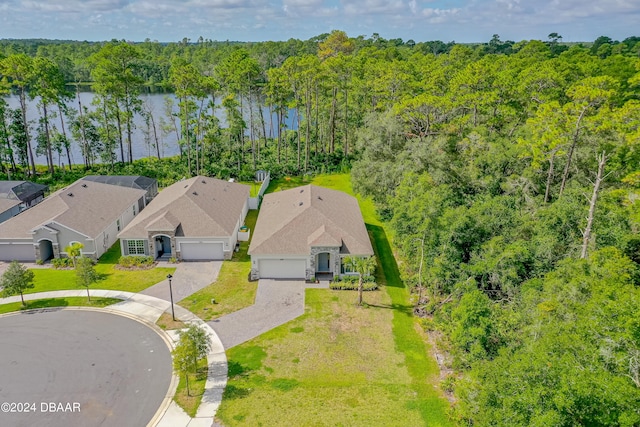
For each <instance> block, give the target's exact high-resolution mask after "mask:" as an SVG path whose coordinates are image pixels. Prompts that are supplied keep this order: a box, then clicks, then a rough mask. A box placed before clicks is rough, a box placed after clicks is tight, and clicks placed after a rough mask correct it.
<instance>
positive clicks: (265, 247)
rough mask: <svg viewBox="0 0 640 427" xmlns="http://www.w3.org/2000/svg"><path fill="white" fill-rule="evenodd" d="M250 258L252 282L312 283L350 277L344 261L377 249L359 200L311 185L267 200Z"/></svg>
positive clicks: (254, 237)
mask: <svg viewBox="0 0 640 427" xmlns="http://www.w3.org/2000/svg"><path fill="white" fill-rule="evenodd" d="M249 255H251V278H252V279H254V280H255V279H261V278H269V279H307V280H308V279H311V277H313V276H317V275H319V274H328V275H333V276H338V275H343V274H348V273H350V269H349V265H348V264H346V263H345V262H344V258H345V257H347V256H356V257H358V256H360V257H368V256H371V255H373V248H372V246H371V241H370V240H369V235H368V233H367V229H366V227H365V225H364V220H363V219H362V213H361V212H360V207H359V205H358V200H357V199H356V198H355V197H353V196H350V195H348V194H346V193H343V192H341V191H336V190H330V189H328V188H323V187H316V186H314V185H307V186H304V187H297V188H292V189H290V190H285V191H280V192H276V193H271V194H267V195H265V196H264V199H263V200H262V205H261V208H260V214H259V215H258V222H257V223H256V228H255V230H254V232H253V237H252V240H251V244H250V246H249Z"/></svg>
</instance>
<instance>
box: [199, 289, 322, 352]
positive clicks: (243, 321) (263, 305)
mask: <svg viewBox="0 0 640 427" xmlns="http://www.w3.org/2000/svg"><path fill="white" fill-rule="evenodd" d="M327 287H329V284H328V282H327V283H321V284H318V285H315V284H306V283H305V282H304V281H303V280H288V281H287V280H270V279H260V281H259V282H258V291H257V293H256V302H255V304H254V305H252V306H251V307H247V308H243V309H242V310H238V311H236V312H234V313H231V314H227V315H226V316H222V317H221V318H219V319H216V320H212V321H210V322H207V323H208V324H209V326H211V327H212V328H213V330H214V331H216V334H217V335H218V337H220V341H222V345H223V346H224V348H225V349H227V348H231V347H234V346H236V345H238V344H242V343H243V342H245V341H248V340H250V339H252V338H255V337H257V336H258V335H261V334H263V333H265V332H267V331H269V330H271V329H273V328H275V327H277V326H280V325H282V324H284V323H287V322H289V321H291V320H293V319H295V318H296V317H298V316H302V315H303V314H304V290H305V289H306V288H327Z"/></svg>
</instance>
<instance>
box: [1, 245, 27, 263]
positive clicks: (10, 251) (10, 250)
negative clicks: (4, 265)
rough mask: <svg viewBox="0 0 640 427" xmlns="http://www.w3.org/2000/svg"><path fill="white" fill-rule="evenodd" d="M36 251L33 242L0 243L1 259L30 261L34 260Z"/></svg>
mask: <svg viewBox="0 0 640 427" xmlns="http://www.w3.org/2000/svg"><path fill="white" fill-rule="evenodd" d="M35 259H36V252H35V250H34V249H33V243H28V244H26V245H16V244H13V245H0V261H14V260H15V261H29V262H34V261H35Z"/></svg>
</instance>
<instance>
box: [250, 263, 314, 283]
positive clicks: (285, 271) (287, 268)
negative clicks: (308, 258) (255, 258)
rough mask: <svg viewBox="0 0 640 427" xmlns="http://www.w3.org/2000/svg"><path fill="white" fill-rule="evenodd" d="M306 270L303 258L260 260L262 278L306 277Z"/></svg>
mask: <svg viewBox="0 0 640 427" xmlns="http://www.w3.org/2000/svg"><path fill="white" fill-rule="evenodd" d="M306 270H307V264H306V262H305V260H303V259H263V260H260V278H263V279H304V278H305V276H306Z"/></svg>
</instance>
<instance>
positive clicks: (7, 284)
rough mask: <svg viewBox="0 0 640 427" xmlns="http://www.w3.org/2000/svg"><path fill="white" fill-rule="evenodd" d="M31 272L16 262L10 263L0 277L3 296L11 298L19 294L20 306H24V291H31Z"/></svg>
mask: <svg viewBox="0 0 640 427" xmlns="http://www.w3.org/2000/svg"><path fill="white" fill-rule="evenodd" d="M33 276H34V274H33V271H31V270H28V269H27V267H25V266H24V265H22V264H20V263H19V262H18V261H12V262H11V264H9V267H8V268H7V271H5V272H4V274H3V275H2V277H0V288H2V295H3V296H12V295H15V294H20V299H21V300H22V305H23V306H26V305H27V304H26V303H25V302H24V295H23V293H24V291H26V290H27V289H33V287H34V284H33Z"/></svg>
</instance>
